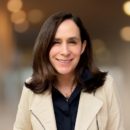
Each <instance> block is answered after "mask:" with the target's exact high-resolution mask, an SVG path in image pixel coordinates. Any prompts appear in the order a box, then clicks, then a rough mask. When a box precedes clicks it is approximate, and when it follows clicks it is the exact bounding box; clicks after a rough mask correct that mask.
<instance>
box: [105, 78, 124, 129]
mask: <svg viewBox="0 0 130 130" xmlns="http://www.w3.org/2000/svg"><path fill="white" fill-rule="evenodd" d="M109 85H110V86H109V87H108V88H109V90H108V92H107V97H108V102H109V104H108V124H107V130H124V123H123V117H122V111H121V105H120V99H119V95H118V91H117V88H116V86H115V83H114V82H113V79H112V82H110V84H109Z"/></svg>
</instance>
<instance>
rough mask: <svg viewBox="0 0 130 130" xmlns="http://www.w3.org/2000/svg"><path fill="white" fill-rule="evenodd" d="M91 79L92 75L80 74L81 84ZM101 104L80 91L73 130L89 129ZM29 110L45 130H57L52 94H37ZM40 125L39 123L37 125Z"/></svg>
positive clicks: (86, 71) (47, 92)
mask: <svg viewBox="0 0 130 130" xmlns="http://www.w3.org/2000/svg"><path fill="white" fill-rule="evenodd" d="M91 78H92V75H91V74H90V73H89V72H88V70H85V72H84V73H83V74H82V78H81V79H82V82H83V81H84V82H85V81H87V80H89V79H91ZM102 105H103V102H102V101H101V100H99V99H98V98H96V97H94V96H93V95H92V94H89V93H87V92H83V91H81V95H80V101H79V106H78V113H77V118H76V123H75V130H84V129H87V128H88V127H89V125H90V124H91V122H92V120H93V119H94V117H95V116H96V114H97V113H98V111H99V110H100V109H101V107H102ZM30 110H31V111H32V112H33V113H34V114H35V116H36V117H37V118H38V119H39V120H40V122H41V123H42V125H43V126H44V127H45V129H46V130H57V128H56V120H55V114H54V109H53V102H52V94H51V93H49V90H46V91H45V92H44V94H38V95H36V97H35V100H34V103H33V104H32V106H31V107H30ZM39 125H40V123H39Z"/></svg>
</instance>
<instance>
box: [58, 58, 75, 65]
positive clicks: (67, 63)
mask: <svg viewBox="0 0 130 130" xmlns="http://www.w3.org/2000/svg"><path fill="white" fill-rule="evenodd" d="M56 60H57V61H58V63H60V64H61V65H69V64H70V63H71V62H72V60H73V59H67V60H63V59H56ZM59 60H62V61H69V60H70V61H69V62H66V63H63V62H60V61H59Z"/></svg>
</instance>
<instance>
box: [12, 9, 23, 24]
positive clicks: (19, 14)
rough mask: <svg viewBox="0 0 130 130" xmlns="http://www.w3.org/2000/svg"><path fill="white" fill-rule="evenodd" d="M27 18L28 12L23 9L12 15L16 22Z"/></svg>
mask: <svg viewBox="0 0 130 130" xmlns="http://www.w3.org/2000/svg"><path fill="white" fill-rule="evenodd" d="M25 19H26V13H25V12H24V11H22V10H20V11H18V12H16V13H12V15H11V21H12V22H13V23H15V24H21V23H22V22H24V21H25Z"/></svg>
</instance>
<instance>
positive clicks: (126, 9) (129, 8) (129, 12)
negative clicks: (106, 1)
mask: <svg viewBox="0 0 130 130" xmlns="http://www.w3.org/2000/svg"><path fill="white" fill-rule="evenodd" d="M123 10H124V12H125V13H126V14H127V15H129V16H130V1H127V2H125V3H124V4H123Z"/></svg>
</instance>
